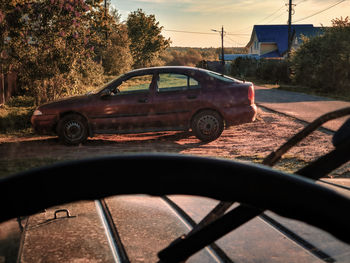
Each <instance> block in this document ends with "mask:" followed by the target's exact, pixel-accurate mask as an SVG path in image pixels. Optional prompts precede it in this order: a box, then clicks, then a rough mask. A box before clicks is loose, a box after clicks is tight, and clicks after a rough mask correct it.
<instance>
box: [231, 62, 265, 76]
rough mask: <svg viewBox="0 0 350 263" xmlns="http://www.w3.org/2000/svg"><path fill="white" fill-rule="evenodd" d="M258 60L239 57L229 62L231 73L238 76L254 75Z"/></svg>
mask: <svg viewBox="0 0 350 263" xmlns="http://www.w3.org/2000/svg"><path fill="white" fill-rule="evenodd" d="M258 65H259V61H258V60H256V59H255V58H245V57H239V58H237V59H235V60H234V61H233V62H232V64H231V72H230V73H231V75H232V76H235V77H238V78H247V77H256V71H257V69H258Z"/></svg>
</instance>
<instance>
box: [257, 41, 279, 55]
mask: <svg viewBox="0 0 350 263" xmlns="http://www.w3.org/2000/svg"><path fill="white" fill-rule="evenodd" d="M277 49H278V48H277V44H275V43H260V55H264V54H266V53H269V52H272V51H274V50H277Z"/></svg>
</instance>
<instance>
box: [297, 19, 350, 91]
mask: <svg viewBox="0 0 350 263" xmlns="http://www.w3.org/2000/svg"><path fill="white" fill-rule="evenodd" d="M332 25H333V26H332V27H330V28H327V29H326V30H325V34H324V35H322V36H320V37H315V38H312V39H308V40H306V41H304V44H303V45H302V46H301V47H300V48H299V49H298V50H297V51H295V52H294V54H293V56H292V70H293V75H292V77H293V81H294V82H295V83H298V84H302V85H307V86H309V87H311V88H312V89H317V90H320V91H321V92H327V93H344V92H345V93H347V94H349V93H350V45H349V43H350V21H349V18H348V17H346V18H345V19H343V18H340V19H335V20H332Z"/></svg>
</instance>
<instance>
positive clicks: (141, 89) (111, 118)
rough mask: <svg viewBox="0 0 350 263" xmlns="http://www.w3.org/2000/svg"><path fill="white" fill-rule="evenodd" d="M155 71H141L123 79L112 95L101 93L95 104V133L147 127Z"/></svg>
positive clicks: (136, 129) (126, 130)
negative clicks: (148, 72)
mask: <svg viewBox="0 0 350 263" xmlns="http://www.w3.org/2000/svg"><path fill="white" fill-rule="evenodd" d="M152 83H153V74H139V75H133V76H130V77H125V78H124V79H122V80H121V81H120V82H119V83H118V84H117V86H116V87H114V89H113V90H112V94H111V95H110V96H102V97H101V98H100V99H99V101H98V106H97V105H96V106H97V107H94V108H95V109H96V112H95V113H94V118H93V119H94V120H93V127H94V130H95V132H96V133H123V132H132V131H138V130H139V129H142V128H145V127H147V126H148V116H149V115H150V114H151V87H152Z"/></svg>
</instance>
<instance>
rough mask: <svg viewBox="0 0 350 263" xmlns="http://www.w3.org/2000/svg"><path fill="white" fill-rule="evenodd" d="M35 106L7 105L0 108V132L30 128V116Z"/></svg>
mask: <svg viewBox="0 0 350 263" xmlns="http://www.w3.org/2000/svg"><path fill="white" fill-rule="evenodd" d="M34 109H35V107H8V106H5V107H4V108H2V109H0V133H8V132H19V131H23V130H25V129H28V128H31V123H30V117H31V116H32V114H33V111H34Z"/></svg>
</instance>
